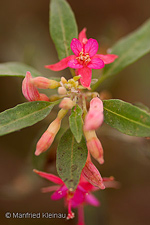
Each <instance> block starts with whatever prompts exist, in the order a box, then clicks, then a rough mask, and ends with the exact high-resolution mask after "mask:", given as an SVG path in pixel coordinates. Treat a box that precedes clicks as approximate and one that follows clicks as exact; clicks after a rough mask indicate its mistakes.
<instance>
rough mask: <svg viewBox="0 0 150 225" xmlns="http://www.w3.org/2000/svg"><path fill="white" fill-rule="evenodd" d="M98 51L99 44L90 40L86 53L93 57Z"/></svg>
mask: <svg viewBox="0 0 150 225" xmlns="http://www.w3.org/2000/svg"><path fill="white" fill-rule="evenodd" d="M97 51H98V42H97V41H96V40H95V39H93V38H90V39H89V40H88V42H87V43H86V45H85V53H89V56H90V57H93V56H94V55H95V54H96V53H97Z"/></svg>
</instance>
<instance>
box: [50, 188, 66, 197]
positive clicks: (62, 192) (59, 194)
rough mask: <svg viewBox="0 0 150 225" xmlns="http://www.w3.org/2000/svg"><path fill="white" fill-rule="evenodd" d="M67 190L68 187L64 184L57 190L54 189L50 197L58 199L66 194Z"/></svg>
mask: <svg viewBox="0 0 150 225" xmlns="http://www.w3.org/2000/svg"><path fill="white" fill-rule="evenodd" d="M67 190H68V188H67V187H66V186H65V185H63V186H62V187H61V188H59V189H58V190H57V191H55V192H54V193H53V194H52V195H51V199H52V200H59V199H61V198H63V197H64V196H65V195H66V194H67Z"/></svg>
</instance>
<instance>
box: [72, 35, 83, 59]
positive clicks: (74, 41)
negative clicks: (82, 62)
mask: <svg viewBox="0 0 150 225" xmlns="http://www.w3.org/2000/svg"><path fill="white" fill-rule="evenodd" d="M70 47H71V49H72V51H73V53H74V54H75V55H76V56H78V55H79V53H80V52H81V51H82V44H81V43H80V41H79V40H78V39H76V38H73V39H72V41H71V45H70Z"/></svg>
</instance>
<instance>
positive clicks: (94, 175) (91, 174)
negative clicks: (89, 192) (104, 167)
mask: <svg viewBox="0 0 150 225" xmlns="http://www.w3.org/2000/svg"><path fill="white" fill-rule="evenodd" d="M82 174H83V176H84V177H85V178H86V179H87V181H88V182H90V183H91V184H92V185H93V186H95V187H99V188H100V189H105V186H104V184H103V178H102V177H101V175H100V173H99V171H98V169H97V168H96V167H95V166H94V164H93V163H92V162H91V160H90V159H87V161H86V163H85V166H84V168H83V170H82Z"/></svg>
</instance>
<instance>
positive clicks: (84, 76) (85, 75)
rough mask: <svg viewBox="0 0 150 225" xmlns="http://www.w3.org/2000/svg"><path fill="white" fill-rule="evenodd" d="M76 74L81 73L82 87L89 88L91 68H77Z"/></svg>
mask: <svg viewBox="0 0 150 225" xmlns="http://www.w3.org/2000/svg"><path fill="white" fill-rule="evenodd" d="M78 75H81V78H80V82H81V84H82V86H83V87H86V88H90V84H91V77H92V70H91V69H90V68H88V67H83V68H81V69H78Z"/></svg>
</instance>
